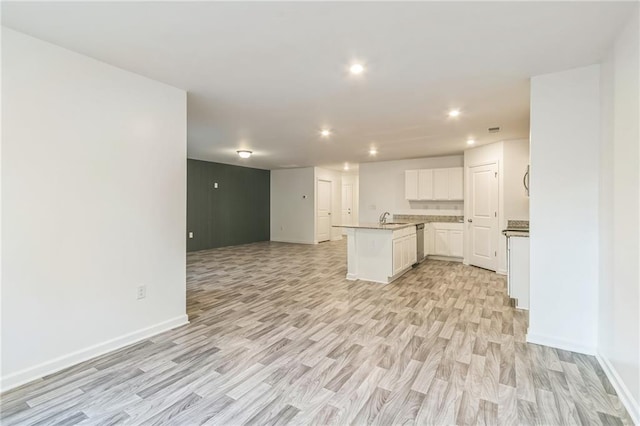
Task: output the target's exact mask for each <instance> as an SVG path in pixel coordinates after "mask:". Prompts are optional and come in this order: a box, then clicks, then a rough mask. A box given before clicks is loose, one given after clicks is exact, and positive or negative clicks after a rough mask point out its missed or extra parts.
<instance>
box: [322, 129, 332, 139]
mask: <svg viewBox="0 0 640 426" xmlns="http://www.w3.org/2000/svg"><path fill="white" fill-rule="evenodd" d="M320 136H322V137H323V138H328V137H329V136H331V130H329V129H322V130H320Z"/></svg>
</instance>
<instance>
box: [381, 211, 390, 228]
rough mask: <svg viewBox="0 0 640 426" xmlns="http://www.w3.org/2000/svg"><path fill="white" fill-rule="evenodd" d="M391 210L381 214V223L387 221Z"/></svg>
mask: <svg viewBox="0 0 640 426" xmlns="http://www.w3.org/2000/svg"><path fill="white" fill-rule="evenodd" d="M389 214H390V213H389V212H384V213H382V214H381V215H380V225H383V224H385V223H387V216H389Z"/></svg>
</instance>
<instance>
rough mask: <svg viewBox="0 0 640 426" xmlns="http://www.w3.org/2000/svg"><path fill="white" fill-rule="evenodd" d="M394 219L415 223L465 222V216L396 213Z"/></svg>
mask: <svg viewBox="0 0 640 426" xmlns="http://www.w3.org/2000/svg"><path fill="white" fill-rule="evenodd" d="M393 220H394V221H397V222H414V223H463V222H464V216H444V215H442V216H436V215H411V214H394V215H393Z"/></svg>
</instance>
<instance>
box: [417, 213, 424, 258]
mask: <svg viewBox="0 0 640 426" xmlns="http://www.w3.org/2000/svg"><path fill="white" fill-rule="evenodd" d="M416 243H417V244H418V247H416V248H417V253H418V255H417V256H416V263H420V262H422V261H423V260H424V223H416Z"/></svg>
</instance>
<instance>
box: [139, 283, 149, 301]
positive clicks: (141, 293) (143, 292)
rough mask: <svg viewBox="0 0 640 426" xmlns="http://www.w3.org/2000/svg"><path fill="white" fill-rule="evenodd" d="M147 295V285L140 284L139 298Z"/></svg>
mask: <svg viewBox="0 0 640 426" xmlns="http://www.w3.org/2000/svg"><path fill="white" fill-rule="evenodd" d="M145 297H147V286H146V285H139V286H138V300H140V299H144V298H145Z"/></svg>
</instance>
